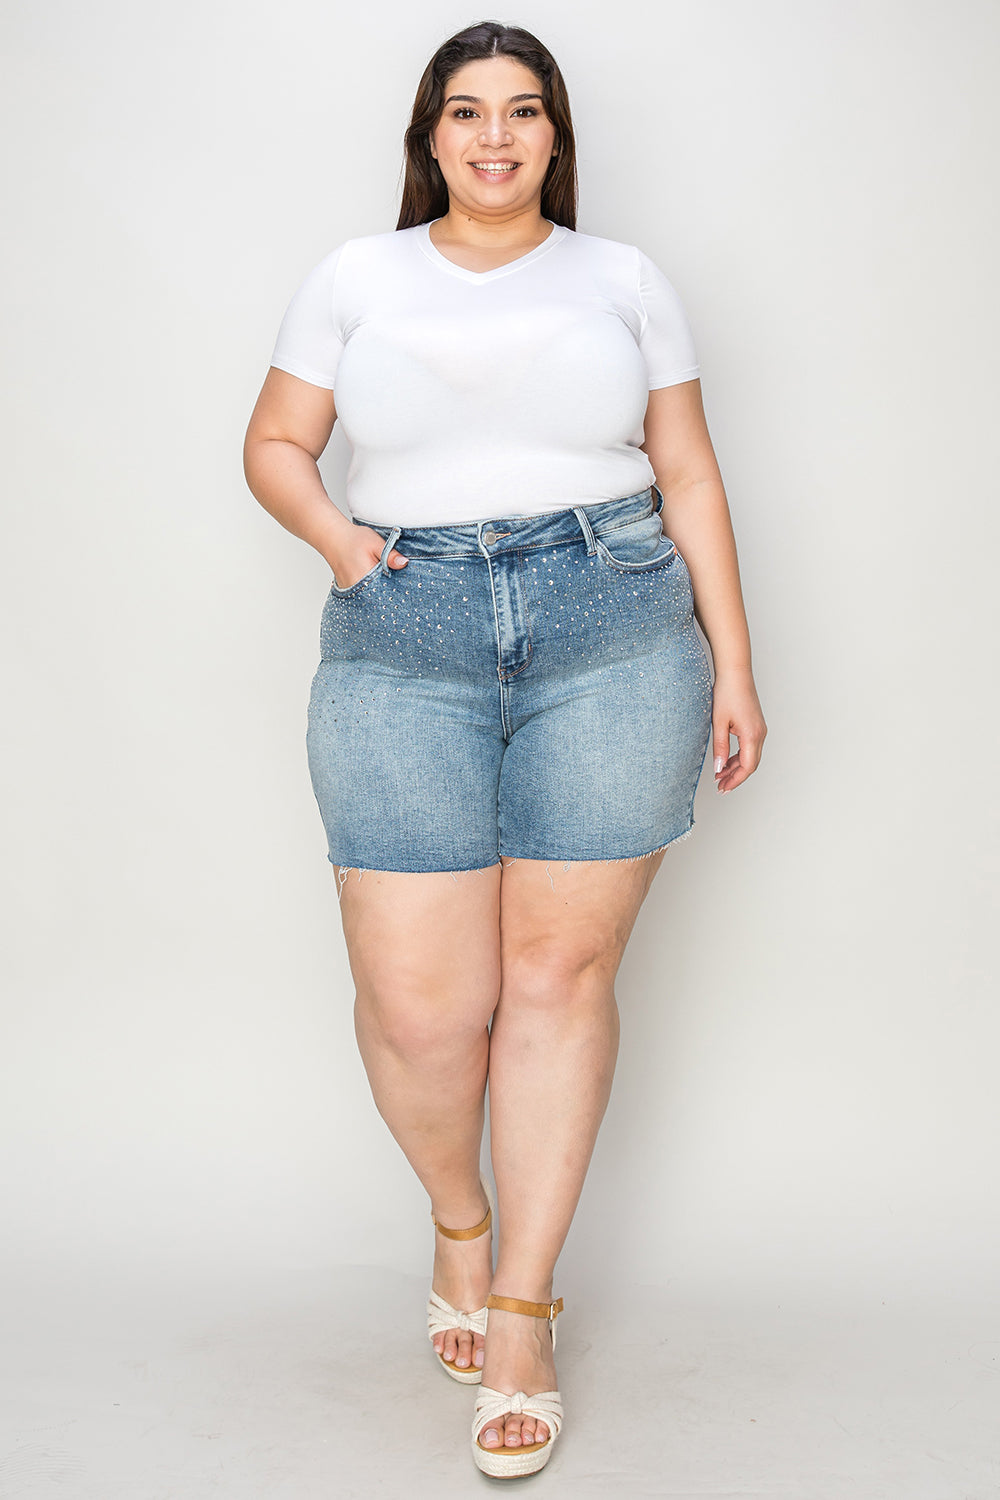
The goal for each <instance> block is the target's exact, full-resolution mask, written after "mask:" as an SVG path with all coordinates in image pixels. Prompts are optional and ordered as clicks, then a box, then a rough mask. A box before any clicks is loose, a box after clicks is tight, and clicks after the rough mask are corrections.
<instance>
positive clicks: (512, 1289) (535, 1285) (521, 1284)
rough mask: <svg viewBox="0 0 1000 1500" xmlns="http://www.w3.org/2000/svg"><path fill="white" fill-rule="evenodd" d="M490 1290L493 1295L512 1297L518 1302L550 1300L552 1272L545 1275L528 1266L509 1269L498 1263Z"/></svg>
mask: <svg viewBox="0 0 1000 1500" xmlns="http://www.w3.org/2000/svg"><path fill="white" fill-rule="evenodd" d="M490 1292H491V1293H492V1295H493V1296H494V1297H514V1298H516V1299H517V1300H518V1301H519V1302H551V1301H552V1272H551V1271H550V1272H549V1273H548V1275H546V1274H545V1273H544V1272H542V1273H539V1272H538V1271H537V1270H532V1269H529V1268H521V1269H520V1270H518V1269H516V1268H515V1269H513V1270H511V1269H508V1267H507V1266H506V1265H503V1264H498V1265H497V1268H496V1270H495V1271H494V1273H493V1284H492V1286H491V1287H490Z"/></svg>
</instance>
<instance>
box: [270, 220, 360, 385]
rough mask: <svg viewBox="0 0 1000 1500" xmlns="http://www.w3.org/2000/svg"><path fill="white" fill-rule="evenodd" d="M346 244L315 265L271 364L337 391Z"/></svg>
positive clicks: (293, 302)
mask: <svg viewBox="0 0 1000 1500" xmlns="http://www.w3.org/2000/svg"><path fill="white" fill-rule="evenodd" d="M343 249H344V247H343V245H338V246H337V248H336V250H331V251H330V254H329V255H327V256H326V257H325V258H324V259H323V260H321V261H320V263H319V265H318V266H314V267H313V269H312V270H311V271H310V272H309V275H308V276H307V277H306V279H305V281H303V283H302V285H301V286H300V287H299V289H298V291H297V292H296V293H295V295H294V297H293V298H292V300H291V302H290V303H289V304H288V307H287V309H286V311H285V316H284V317H283V318H282V320H281V327H280V328H279V329H278V338H277V342H276V343H275V346H274V353H273V354H272V355H271V364H272V365H275V366H276V367H277V368H278V369H279V370H286V371H287V372H288V374H289V375H297V376H298V377H299V379H300V380H308V381H309V382H310V384H311V385H320V386H323V387H324V388H325V389H326V390H328V391H332V390H333V382H334V377H335V375H336V373H337V365H338V364H339V363H340V356H341V354H342V352H343V349H344V339H343V335H342V333H341V329H340V323H339V319H338V317H337V307H336V296H335V291H336V279H337V266H338V264H339V262H340V256H341V253H342V251H343Z"/></svg>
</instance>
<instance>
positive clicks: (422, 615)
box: [246, 21, 766, 1476]
mask: <svg viewBox="0 0 1000 1500" xmlns="http://www.w3.org/2000/svg"><path fill="white" fill-rule="evenodd" d="M575 223H576V163H575V145H574V137H573V128H572V122H571V119H570V111H569V104H568V99H567V94H566V89H565V85H564V83H563V80H562V77H561V75H560V73H559V70H558V68H557V66H556V64H555V62H554V60H553V58H552V57H551V55H550V54H549V52H548V51H547V49H546V48H545V47H544V46H543V45H542V44H541V43H540V42H539V41H538V40H537V39H536V38H535V37H533V36H531V35H530V34H529V33H527V32H525V31H523V30H520V29H517V28H513V27H505V26H501V25H499V24H498V23H496V22H492V21H490V22H483V23H482V24H480V25H476V26H472V27H470V28H468V29H467V30H465V31H463V32H460V33H459V34H458V35H457V36H455V37H453V38H451V39H450V40H449V41H448V42H446V43H444V44H443V46H442V47H440V48H439V49H438V51H437V53H436V54H435V56H434V57H433V58H432V60H431V62H430V63H429V64H428V67H427V69H426V71H425V73H424V76H423V78H422V79H421V82H420V86H419V89H418V91H417V96H416V101H415V104H414V108H413V114H412V118H411V123H410V126H409V128H408V130H407V133H406V180H405V186H404V191H403V201H402V208H401V211H400V217H399V223H398V225H397V228H396V230H395V231H390V232H387V233H384V234H376V235H370V236H367V237H364V238H358V239H353V240H348V241H345V242H344V243H343V244H342V245H340V246H338V247H337V248H336V249H335V250H334V251H332V252H331V253H330V254H329V255H328V256H327V257H326V258H325V260H323V261H322V262H321V263H320V264H319V265H318V266H317V267H316V268H315V270H314V271H313V272H311V273H310V275H309V276H308V277H307V278H306V280H305V282H304V283H303V285H302V286H301V287H300V289H299V290H298V292H297V293H296V294H295V297H294V298H293V300H292V302H291V304H290V306H289V308H288V311H287V312H286V314H285V318H284V320H283V322H282V325H281V330H280V332H279V336H278V341H277V345H276V348H275V353H274V356H273V360H272V368H271V369H270V370H269V372H268V375H267V379H266V380H265V382H264V387H263V389H262V391H261V394H260V398H259V400H258V402H257V405H256V408H255V410H254V413H253V417H252V419H251V422H250V427H249V431H248V433H247V441H246V473H247V480H248V483H249V485H250V488H251V490H252V491H253V493H254V495H255V496H256V498H257V499H258V500H259V501H260V503H261V504H262V505H263V506H264V507H265V508H266V509H267V510H268V511H269V512H270V513H271V514H272V515H273V516H274V517H275V518H276V519H277V520H278V521H279V522H280V523H281V524H282V525H283V526H285V527H286V528H287V529H288V530H289V531H291V532H293V533H294V534H295V535H296V536H298V537H301V538H302V539H303V540H304V541H306V542H308V543H309V544H310V545H312V546H313V547H315V548H316V549H317V550H318V551H319V552H320V553H321V554H322V556H323V557H324V558H325V559H326V561H327V562H328V563H329V565H330V567H331V569H332V572H333V575H334V576H333V583H332V586H331V590H330V594H329V597H328V599H327V601H326V605H325V608H324V612H323V621H322V628H321V644H322V661H321V664H320V666H319V669H318V671H317V673H316V677H315V680H314V684H313V691H312V698H311V702H310V713H309V731H308V750H309V762H310V769H311V774H312V778H313V785H314V787H315V791H316V796H317V800H318V802H319V806H320V810H321V812H322V815H323V819H324V823H325V826H326V831H327V836H328V840H329V858H330V860H331V862H332V864H333V866H334V869H335V871H336V874H337V877H338V881H339V892H340V899H341V909H342V916H343V924H344V932H345V937H346V942H347V947H348V953H349V957H350V962H351V969H352V973H353V975H354V979H355V983H356V987H357V1001H356V1012H355V1013H356V1022H357V1036H358V1042H359V1046H360V1050H361V1054H362V1057H363V1060H364V1064H365V1068H366V1070H367V1073H368V1077H369V1080H370V1083H371V1087H372V1092H373V1095H374V1098H375V1101H376V1104H377V1106H378V1109H379V1111H380V1113H381V1114H382V1116H383V1117H384V1119H385V1120H386V1122H387V1124H388V1126H389V1128H390V1130H391V1131H392V1133H393V1135H394V1136H395V1138H396V1140H397V1141H398V1142H399V1145H400V1146H401V1147H402V1149H403V1151H404V1152H405V1154H406V1156H407V1158H408V1160H409V1161H410V1163H411V1165H412V1166H413V1168H414V1170H415V1171H416V1173H417V1175H418V1177H419V1178H420V1181H421V1182H422V1184H423V1185H424V1187H425V1189H426V1190H427V1192H428V1194H429V1196H430V1200H431V1212H432V1217H433V1219H434V1223H435V1225H436V1227H437V1230H438V1233H436V1235H435V1255H434V1271H433V1280H432V1293H431V1300H430V1303H429V1306H428V1327H429V1330H430V1334H431V1337H432V1343H433V1348H434V1351H435V1353H436V1354H437V1357H438V1360H439V1363H440V1364H441V1365H442V1367H443V1368H444V1369H445V1370H446V1371H447V1373H448V1374H449V1375H451V1376H453V1377H454V1378H455V1379H457V1380H460V1381H462V1382H464V1383H470V1384H475V1383H477V1382H481V1389H480V1392H479V1395H478V1400H477V1403H476V1415H475V1419H474V1424H473V1434H472V1447H473V1454H474V1457H475V1461H476V1463H477V1465H478V1466H479V1468H480V1469H481V1470H483V1471H484V1472H485V1473H488V1474H492V1475H499V1476H503V1475H517V1474H527V1473H531V1472H533V1471H535V1470H537V1469H540V1468H541V1467H542V1466H543V1464H545V1463H546V1462H547V1460H548V1458H549V1455H550V1453H551V1451H552V1446H553V1443H554V1442H555V1440H556V1437H557V1434H558V1432H559V1428H560V1425H561V1421H562V1407H561V1403H560V1399H559V1392H558V1389H557V1380H556V1372H555V1363H554V1358H553V1353H554V1345H555V1318H556V1316H557V1315H558V1312H559V1311H560V1309H561V1302H553V1287H552V1278H553V1272H554V1268H555V1263H556V1259H557V1257H558V1255H559V1252H560V1249H561V1247H562V1245H563V1241H564V1239H565V1237H566V1233H567V1231H568V1229H569V1225H570V1221H571V1219H572V1217H573V1213H574V1210H575V1208H576V1204H577V1200H578V1197H579V1194H580V1190H581V1187H582V1184H583V1180H584V1176H585V1173H586V1170H587V1166H588V1163H589V1160H590V1157H591V1153H592V1150H593V1146H594V1141H595V1138H596V1134H597V1130H598V1127H599V1125H600V1121H601V1118H602V1116H603V1114H604V1110H605V1106H606V1104H607V1100H608V1095H609V1092H610V1088H611V1081H612V1074H613V1070H614V1064H615V1057H616V1051H617V1043H618V1013H617V1007H616V1003H615V997H614V978H615V974H616V971H617V969H618V966H619V962H620V960H621V957H622V953H623V950H624V947H625V943H626V941H627V939H628V936H629V933H630V932H631V929H632V926H633V923H634V922H635V919H636V915H637V913H638V911H639V908H640V906H641V904H642V902H643V899H644V897H645V896H646V893H647V891H648V890H649V886H650V883H651V881H652V879H653V876H654V875H655V873H656V871H657V870H658V868H659V866H660V863H661V862H662V859H663V857H664V852H665V849H666V847H667V846H668V845H670V844H671V843H673V842H675V841H676V840H677V839H680V838H682V837H684V836H685V835H686V834H687V833H689V832H690V831H691V828H692V823H693V817H692V808H693V803H694V795H695V789H696V787H697V784H698V780H699V777H700V774H701V769H702V765H703V761H704V756H705V750H706V748H707V743H708V739H709V737H710V736H713V737H714V753H715V775H716V783H717V786H718V789H719V791H720V792H723V793H725V792H729V791H732V790H733V789H734V788H735V787H737V786H739V785H740V784H741V783H742V782H744V781H745V780H746V778H747V777H748V776H749V775H751V773H752V772H753V771H754V770H755V769H756V766H757V764H758V761H759V758H760V752H761V746H762V742H763V739H764V735H765V733H766V730H765V725H764V720H763V717H762V715H761V710H760V705H759V702H758V699H757V694H756V691H755V688H754V682H753V676H752V672H751V665H750V643H749V635H748V631H747V624H746V618H745V614H744V609H743V603H742V598H741V591H740V582H739V571H738V563H737V557H736V549H735V544H734V540H733V533H732V527H731V523H730V518H729V511H728V505H727V502H726V497H725V492H724V489H723V485H722V481H721V478H720V475H719V469H718V465H717V463H716V459H715V455H714V453H713V450H712V445H711V441H710V439H709V435H708V432H707V430H706V425H705V419H704V414H703V409H702V404H701V396H700V382H699V379H698V365H697V362H696V358H695V352H694V348H693V344H692V340H691V333H690V328H689V326H688V324H687V320H686V318H685V316H684V312H683V309H682V307H681V305H680V303H679V300H678V298H677V294H676V292H675V291H674V289H673V287H672V286H671V284H670V283H669V281H667V279H666V277H665V276H664V275H663V273H662V272H661V271H660V270H659V269H658V268H657V267H656V266H655V265H654V264H653V263H652V262H651V261H650V260H649V259H648V258H647V257H646V256H645V255H644V254H643V253H642V252H641V251H640V250H639V249H638V248H636V247H634V246H629V245H625V244H620V243H618V242H617V241H613V240H607V239H601V238H597V237H593V236H588V235H585V234H582V233H578V232H577V231H576V228H575ZM338 417H339V418H340V419H341V421H342V423H343V425H344V428H345V431H346V434H347V436H348V438H349V440H350V443H351V445H352V448H353V458H352V462H351V467H350V472H349V475H348V480H347V501H348V504H349V507H350V511H351V515H352V519H351V520H348V519H346V518H345V517H344V516H343V515H342V514H341V512H340V511H339V510H338V509H337V508H336V507H335V506H334V505H333V504H332V502H331V501H330V499H329V497H328V496H327V494H326V491H325V490H324V488H323V485H322V482H321V480H320V476H319V472H318V470H317V466H316V460H317V459H318V458H319V456H320V454H321V453H322V452H323V450H324V448H325V446H326V444H327V441H328V440H329V437H330V433H331V431H332V429H333V425H334V422H335V421H336V420H337V418H338ZM664 533H666V534H664ZM694 613H696V614H697V619H698V622H699V624H700V625H701V627H702V630H703V631H704V634H705V636H706V637H707V639H708V641H709V644H710V646H711V649H712V655H713V658H714V685H713V680H712V677H711V675H710V672H709V669H708V663H707V660H706V656H705V652H704V649H703V647H702V645H701V641H700V638H699V636H698V634H697V632H696V630H695V626H694V623H693V615H694ZM731 733H732V734H734V735H735V737H736V739H737V742H738V747H739V748H738V750H737V752H736V753H734V754H730V734H731ZM487 1081H488V1082H489V1087H490V1118H491V1153H492V1165H493V1172H494V1177H495V1181H496V1188H497V1199H498V1203H497V1207H498V1211H499V1241H498V1245H497V1261H496V1267H495V1269H494V1267H493V1261H492V1236H491V1232H490V1231H491V1229H492V1213H491V1208H492V1205H491V1203H490V1201H489V1198H488V1193H487V1188H486V1184H485V1182H484V1180H483V1179H481V1177H480V1170H479V1160H480V1147H481V1140H482V1132H483V1122H484V1090H485V1087H486V1083H487ZM487 1314H488V1322H487Z"/></svg>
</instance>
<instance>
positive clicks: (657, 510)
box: [650, 482, 663, 516]
mask: <svg viewBox="0 0 1000 1500" xmlns="http://www.w3.org/2000/svg"><path fill="white" fill-rule="evenodd" d="M650 488H651V489H652V490H653V492H654V494H657V495H659V497H660V498H659V501H658V502H657V504H656V505H654V506H653V515H654V516H658V515H659V514H660V512H661V511H662V509H663V491H662V490H661V489H660V486H659V485H658V484H656V483H655V482H654V483H653V484H652V485H651V486H650Z"/></svg>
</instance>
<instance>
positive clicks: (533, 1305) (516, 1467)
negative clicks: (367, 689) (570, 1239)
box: [472, 1294, 563, 1479]
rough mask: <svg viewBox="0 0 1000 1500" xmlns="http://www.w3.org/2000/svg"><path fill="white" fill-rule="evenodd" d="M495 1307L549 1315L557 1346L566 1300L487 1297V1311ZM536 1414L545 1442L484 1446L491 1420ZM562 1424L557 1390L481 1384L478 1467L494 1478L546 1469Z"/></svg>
mask: <svg viewBox="0 0 1000 1500" xmlns="http://www.w3.org/2000/svg"><path fill="white" fill-rule="evenodd" d="M491 1307H493V1308H496V1309H497V1311H498V1312H513V1313H523V1314H524V1315H525V1317H528V1318H547V1319H548V1324H549V1333H550V1334H551V1336H552V1347H553V1349H555V1346H556V1318H557V1317H558V1316H559V1314H560V1313H561V1312H562V1308H563V1303H562V1298H561V1297H560V1298H559V1300H558V1302H522V1301H521V1300H520V1298H518V1297H494V1296H493V1295H492V1294H491V1295H490V1296H489V1297H487V1299H486V1308H487V1312H488V1311H489V1309H490V1308H491ZM518 1416H525V1417H534V1418H535V1419H536V1420H537V1421H540V1422H544V1423H545V1425H546V1426H547V1427H548V1429H549V1435H548V1437H547V1438H546V1439H545V1442H544V1443H524V1444H522V1445H521V1446H520V1447H519V1448H505V1447H504V1446H503V1443H501V1444H500V1446H499V1447H498V1448H484V1447H483V1444H482V1443H481V1442H480V1438H481V1436H482V1434H483V1433H484V1432H485V1431H486V1429H487V1427H489V1426H490V1424H491V1423H496V1422H499V1421H501V1420H502V1419H503V1418H504V1417H518ZM562 1424H563V1408H562V1398H561V1396H560V1395H559V1392H558V1391H538V1392H537V1393H536V1394H535V1395H531V1396H529V1395H528V1394H527V1392H525V1391H514V1392H513V1394H508V1393H507V1392H506V1391H495V1390H493V1389H492V1387H491V1386H488V1385H484V1386H482V1388H481V1390H480V1392H479V1395H478V1396H477V1397H476V1410H475V1415H474V1416H473V1419H472V1456H473V1458H474V1459H475V1461H476V1467H477V1469H479V1470H480V1471H481V1472H482V1473H483V1474H489V1475H490V1476H491V1478H493V1479H517V1478H518V1477H519V1476H520V1475H522V1474H536V1473H537V1472H538V1470H539V1469H544V1467H545V1465H546V1464H547V1463H548V1461H549V1459H550V1458H551V1456H552V1447H553V1444H554V1443H555V1440H556V1438H557V1437H558V1436H559V1430H560V1428H561V1427H562Z"/></svg>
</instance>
